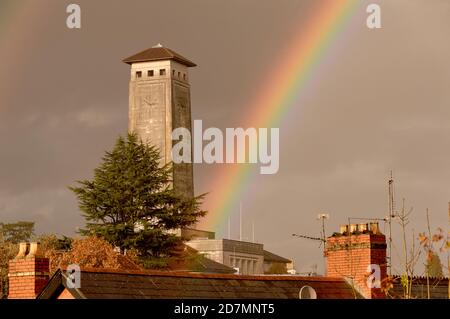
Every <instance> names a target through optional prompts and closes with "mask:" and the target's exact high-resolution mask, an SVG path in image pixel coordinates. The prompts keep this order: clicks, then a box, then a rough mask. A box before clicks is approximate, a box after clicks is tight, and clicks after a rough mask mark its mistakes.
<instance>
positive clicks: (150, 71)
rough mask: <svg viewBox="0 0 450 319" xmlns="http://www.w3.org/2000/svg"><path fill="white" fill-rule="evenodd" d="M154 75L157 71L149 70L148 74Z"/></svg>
mask: <svg viewBox="0 0 450 319" xmlns="http://www.w3.org/2000/svg"><path fill="white" fill-rule="evenodd" d="M153 75H155V72H153V70H149V71H148V72H147V76H153Z"/></svg>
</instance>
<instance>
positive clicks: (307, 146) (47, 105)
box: [0, 0, 450, 271]
mask: <svg viewBox="0 0 450 319" xmlns="http://www.w3.org/2000/svg"><path fill="white" fill-rule="evenodd" d="M14 1H15V2H20V1H22V2H23V3H24V6H25V5H26V6H30V5H31V3H32V2H30V1H28V2H27V1H24V0H14ZM72 2H75V3H78V4H79V5H81V8H82V29H81V30H78V31H73V30H69V29H67V28H66V26H65V19H66V16H67V15H66V13H65V8H66V6H67V5H68V4H69V3H72ZM365 2H367V3H370V2H376V3H379V4H381V6H382V19H383V20H382V22H383V28H382V29H381V30H377V31H373V30H372V31H369V30H368V29H367V28H366V27H365V21H364V19H365V17H366V13H365V6H364V5H362V6H361V9H360V10H359V12H358V13H357V17H356V20H355V21H356V22H355V23H356V24H355V25H353V26H352V30H351V36H347V37H345V36H344V39H343V40H345V43H344V44H343V45H342V46H341V47H340V49H339V50H336V52H337V53H336V54H337V55H336V56H335V57H331V58H329V60H328V63H326V64H325V66H323V68H324V70H322V72H321V75H320V76H319V77H318V78H317V81H316V83H315V91H314V92H313V93H312V94H311V95H309V96H308V98H307V99H305V100H303V101H302V105H301V106H299V107H298V108H296V109H294V110H292V112H291V113H290V116H289V118H288V119H287V120H286V121H284V122H283V125H282V127H281V129H280V132H281V149H280V151H281V162H280V171H279V173H278V174H277V175H274V176H258V177H257V178H256V179H255V180H254V181H253V183H252V184H251V187H250V188H249V190H248V192H247V194H246V197H245V198H243V199H242V201H243V205H244V208H245V209H244V235H245V236H246V237H247V238H248V239H250V238H251V223H252V221H255V226H256V239H257V240H258V241H261V242H263V243H264V244H265V245H266V248H267V249H269V250H273V251H274V252H275V253H278V254H281V255H283V256H286V257H289V258H293V259H294V260H295V261H296V262H297V268H298V270H300V271H302V270H304V271H308V270H310V266H311V265H313V264H319V266H320V265H321V263H322V259H321V251H320V249H318V245H317V243H316V242H309V241H306V240H305V241H303V240H300V239H295V238H292V237H291V234H292V233H294V232H298V233H303V234H309V235H314V236H317V235H319V223H318V222H317V221H316V220H315V217H316V215H317V213H319V212H322V211H326V212H328V213H330V215H331V219H330V220H329V222H328V224H327V229H328V232H329V233H331V232H334V231H337V230H338V227H339V224H344V223H346V222H347V217H350V216H353V217H384V216H385V214H386V211H387V207H388V203H387V178H388V175H389V171H390V170H394V172H395V178H396V182H397V199H398V200H397V206H400V203H401V198H402V197H405V198H406V199H407V203H408V206H413V207H414V211H413V215H412V222H411V224H410V226H411V228H414V229H415V231H416V233H417V232H419V231H423V230H425V228H426V225H425V209H426V208H427V207H428V208H429V209H430V211H431V222H432V228H433V229H434V228H436V227H438V226H441V227H448V226H445V225H448V223H447V207H448V206H447V205H448V204H447V203H448V201H450V188H449V184H448V183H449V181H450V165H449V158H450V90H449V88H450V63H449V61H448V57H449V56H450V41H448V37H449V30H450V2H449V1H447V0H426V1H425V0H396V1H386V0H384V1H381V0H378V1H365ZM10 3H11V1H7V0H0V9H1V8H5V7H6V5H7V4H10ZM313 3H315V1H313V0H301V1H293V0H278V1H261V0H240V1H238V0H232V1H230V0H227V1H210V0H208V1H207V0H189V1H173V0H172V1H156V0H154V1H138V0H132V1H126V2H125V1H118V0H108V1H86V0H77V1H60V0H39V4H40V5H39V6H37V5H36V4H34V5H33V10H31V11H32V12H31V13H28V14H25V15H24V16H25V17H28V18H29V20H24V21H14V19H12V21H11V22H10V23H11V24H10V25H12V26H13V28H11V29H10V30H6V31H5V30H4V32H0V48H1V50H0V61H1V65H0V144H1V145H2V153H1V156H0V161H1V165H0V220H2V221H14V220H19V219H28V220H34V221H36V222H37V229H38V231H39V232H55V233H60V234H72V233H73V231H74V229H75V227H77V226H81V225H82V223H83V220H82V218H81V216H80V213H79V211H78V208H77V203H76V200H75V198H74V196H73V195H72V194H71V193H70V191H69V190H67V186H69V185H73V184H74V181H75V180H77V179H83V178H88V177H91V175H92V170H93V169H94V168H95V167H96V165H97V164H98V163H99V161H100V158H101V156H102V154H103V153H104V151H105V150H107V149H110V148H111V146H112V145H113V143H114V141H115V139H116V137H117V136H118V135H119V134H124V133H125V132H126V130H127V116H128V113H127V107H128V80H129V66H128V65H126V64H124V63H122V62H121V60H122V59H123V58H125V57H127V56H129V55H132V54H134V53H136V52H138V51H140V50H142V49H145V48H148V47H151V46H153V45H154V44H156V43H158V42H161V43H162V44H163V45H165V46H167V47H169V48H171V49H173V50H175V51H177V52H179V53H181V54H182V55H184V56H186V57H187V58H189V59H191V60H192V61H194V62H195V63H197V64H198V67H196V68H194V69H191V85H192V108H193V119H202V120H203V121H204V126H215V127H238V126H240V125H241V124H242V122H243V120H244V119H243V118H242V116H243V115H244V114H245V113H243V111H242V110H243V109H245V108H246V106H248V103H249V102H250V101H251V100H252V99H253V97H254V95H255V94H256V93H257V90H258V89H259V88H260V87H261V84H262V83H263V82H264V81H265V79H266V78H267V77H269V76H270V75H271V71H272V70H273V68H274V67H276V65H278V64H279V63H280V61H279V59H280V58H281V52H282V51H283V50H284V49H285V48H286V47H288V46H289V42H288V40H289V39H290V38H291V37H292V36H294V35H295V34H297V33H298V32H299V30H298V29H297V28H298V25H299V21H301V20H300V19H302V18H304V19H305V21H306V18H307V17H308V15H309V14H310V13H311V4H313ZM22 9H23V8H22ZM358 23H359V24H360V25H359V26H358ZM218 169H219V167H218V166H207V165H196V166H195V187H196V193H202V192H208V191H211V190H210V189H209V188H208V187H209V186H210V185H212V183H211V180H210V179H211V176H214V173H215V172H217V171H218ZM247 199H251V200H247ZM206 207H208V203H206ZM235 217H236V216H235ZM235 219H236V218H234V222H233V225H234V231H233V234H234V235H236V234H237V223H236V220H235ZM397 228H398V227H396V235H397V237H398V235H399V233H398V231H397ZM397 244H398V243H397Z"/></svg>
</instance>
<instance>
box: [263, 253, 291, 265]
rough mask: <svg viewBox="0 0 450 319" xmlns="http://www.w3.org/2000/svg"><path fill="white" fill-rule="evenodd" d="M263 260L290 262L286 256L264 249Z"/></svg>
mask: <svg viewBox="0 0 450 319" xmlns="http://www.w3.org/2000/svg"><path fill="white" fill-rule="evenodd" d="M264 261H272V262H277V263H290V262H291V261H290V260H289V259H287V258H284V257H281V256H278V255H275V254H274V253H271V252H270V251H267V250H264Z"/></svg>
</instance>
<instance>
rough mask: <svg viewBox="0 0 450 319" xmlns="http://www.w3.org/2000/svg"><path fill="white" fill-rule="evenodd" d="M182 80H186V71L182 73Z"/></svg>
mask: <svg viewBox="0 0 450 319" xmlns="http://www.w3.org/2000/svg"><path fill="white" fill-rule="evenodd" d="M183 80H185V81H186V73H183Z"/></svg>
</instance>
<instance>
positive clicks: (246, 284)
mask: <svg viewBox="0 0 450 319" xmlns="http://www.w3.org/2000/svg"><path fill="white" fill-rule="evenodd" d="M63 278H64V274H63V272H62V271H61V270H60V271H58V272H57V273H56V274H55V275H54V276H53V277H52V279H51V280H50V282H49V283H48V285H47V286H46V288H45V289H44V290H43V291H42V292H41V294H40V295H39V296H38V298H39V299H51V298H57V297H58V296H59V294H60V293H61V292H62V291H63V290H64V289H65V281H64V280H62V279H63ZM305 285H308V286H311V287H312V288H314V289H315V291H316V293H317V297H318V298H319V299H333V298H334V299H336V298H337V299H354V298H355V293H356V292H354V290H353V289H352V287H351V286H350V285H349V284H348V283H347V282H346V281H345V280H344V279H338V278H326V277H299V276H243V275H225V274H192V273H179V272H159V271H152V272H131V271H130V272H118V271H117V270H106V269H102V270H98V269H83V270H82V272H81V288H80V289H77V290H74V289H68V291H69V292H70V293H71V294H72V295H73V296H74V297H75V298H87V299H111V298H119V299H162V298H164V299H181V298H182V299H189V298H195V299H224V298H226V299H251V298H257V299H268V298H272V299H298V296H299V291H300V289H301V288H302V287H303V286H305ZM356 297H358V298H361V296H360V295H356Z"/></svg>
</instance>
